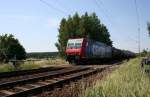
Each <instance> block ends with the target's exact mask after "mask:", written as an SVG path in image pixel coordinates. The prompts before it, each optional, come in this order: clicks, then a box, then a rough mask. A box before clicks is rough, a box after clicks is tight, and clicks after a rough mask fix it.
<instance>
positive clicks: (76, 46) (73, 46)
mask: <svg viewBox="0 0 150 97" xmlns="http://www.w3.org/2000/svg"><path fill="white" fill-rule="evenodd" d="M67 48H81V43H68V47H67Z"/></svg>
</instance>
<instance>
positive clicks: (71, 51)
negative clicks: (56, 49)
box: [66, 38, 135, 64]
mask: <svg viewBox="0 0 150 97" xmlns="http://www.w3.org/2000/svg"><path fill="white" fill-rule="evenodd" d="M132 57H135V53H133V52H130V51H127V50H120V49H117V48H115V47H111V46H108V45H106V44H104V43H102V42H98V41H94V40H91V39H89V38H77V39H69V40H68V43H67V47H66V60H67V61H68V62H69V63H71V64H83V63H84V64H87V63H90V62H104V61H110V60H120V59H125V58H127V59H129V58H132Z"/></svg>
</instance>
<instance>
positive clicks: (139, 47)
mask: <svg viewBox="0 0 150 97" xmlns="http://www.w3.org/2000/svg"><path fill="white" fill-rule="evenodd" d="M134 3H135V9H136V16H137V24H138V50H139V54H140V52H141V33H140V18H139V13H138V6H137V2H136V0H134ZM140 56H141V54H140Z"/></svg>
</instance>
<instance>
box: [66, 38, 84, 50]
mask: <svg viewBox="0 0 150 97" xmlns="http://www.w3.org/2000/svg"><path fill="white" fill-rule="evenodd" d="M82 42H83V39H70V40H68V44H67V48H69V49H78V48H81V46H82Z"/></svg>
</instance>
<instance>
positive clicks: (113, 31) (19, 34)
mask: <svg viewBox="0 0 150 97" xmlns="http://www.w3.org/2000/svg"><path fill="white" fill-rule="evenodd" d="M44 1H46V2H47V3H49V5H50V6H47V5H46V4H44V3H42V2H41V1H40V0H0V35H2V34H4V33H11V34H13V35H15V37H16V38H18V39H19V41H20V42H21V44H22V45H23V46H24V47H25V49H26V51H27V52H51V51H57V48H56V47H55V45H54V44H55V43H56V42H57V35H58V28H59V23H60V21H61V19H62V18H63V17H65V18H67V17H68V15H69V14H70V15H73V14H74V13H75V12H78V13H79V14H80V15H82V14H84V13H85V12H88V13H92V12H95V13H96V14H97V15H98V17H99V19H100V20H101V22H102V23H103V24H105V25H106V26H107V28H108V30H109V32H110V35H111V39H112V41H113V45H114V46H115V47H117V48H120V49H127V50H131V51H134V52H137V51H138V44H137V39H138V31H137V27H138V26H137V16H136V11H135V3H134V0H44ZM137 4H138V10H139V17H140V28H141V48H142V49H143V48H149V50H150V37H148V31H147V25H146V23H147V22H148V21H150V13H149V10H150V6H149V4H150V1H149V0H137Z"/></svg>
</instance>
